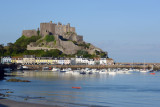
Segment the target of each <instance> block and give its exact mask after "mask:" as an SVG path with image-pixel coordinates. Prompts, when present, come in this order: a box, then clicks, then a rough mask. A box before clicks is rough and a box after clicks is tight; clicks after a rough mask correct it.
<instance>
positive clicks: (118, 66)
mask: <svg viewBox="0 0 160 107" xmlns="http://www.w3.org/2000/svg"><path fill="white" fill-rule="evenodd" d="M25 66H28V67H29V68H30V69H33V70H42V68H43V67H50V68H53V67H55V68H61V69H63V68H72V69H77V68H79V69H82V68H91V69H108V68H111V69H116V68H120V69H122V68H127V69H130V68H134V69H144V65H136V66H133V65H25ZM152 66H153V65H147V66H145V69H151V68H152ZM153 68H154V70H159V69H160V65H159V66H154V67H153Z"/></svg>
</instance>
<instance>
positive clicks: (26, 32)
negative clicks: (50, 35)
mask: <svg viewBox="0 0 160 107" xmlns="http://www.w3.org/2000/svg"><path fill="white" fill-rule="evenodd" d="M22 35H24V36H27V37H31V36H37V31H36V30H35V29H33V30H23V32H22Z"/></svg>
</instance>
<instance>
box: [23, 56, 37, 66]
mask: <svg viewBox="0 0 160 107" xmlns="http://www.w3.org/2000/svg"><path fill="white" fill-rule="evenodd" d="M35 63H36V59H35V55H24V56H23V64H35Z"/></svg>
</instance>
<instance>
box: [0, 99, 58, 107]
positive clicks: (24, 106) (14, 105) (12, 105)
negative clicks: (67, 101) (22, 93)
mask: <svg viewBox="0 0 160 107" xmlns="http://www.w3.org/2000/svg"><path fill="white" fill-rule="evenodd" d="M0 107H61V106H56V105H43V104H34V103H27V102H16V101H12V100H8V99H3V98H0Z"/></svg>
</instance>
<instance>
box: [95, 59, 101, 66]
mask: <svg viewBox="0 0 160 107" xmlns="http://www.w3.org/2000/svg"><path fill="white" fill-rule="evenodd" d="M94 64H95V65H100V58H98V57H97V58H94Z"/></svg>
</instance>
